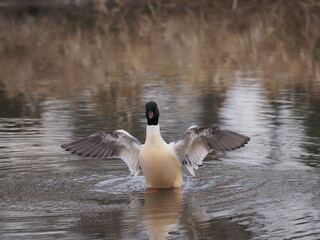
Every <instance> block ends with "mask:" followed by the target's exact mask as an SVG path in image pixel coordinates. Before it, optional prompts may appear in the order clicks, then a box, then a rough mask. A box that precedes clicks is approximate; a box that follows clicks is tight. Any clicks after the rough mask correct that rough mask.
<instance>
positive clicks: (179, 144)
mask: <svg viewBox="0 0 320 240" xmlns="http://www.w3.org/2000/svg"><path fill="white" fill-rule="evenodd" d="M249 140H250V138H249V137H247V136H245V135H242V134H239V133H236V132H233V131H229V130H221V129H220V128H219V127H218V126H217V125H211V126H209V127H207V128H204V127H198V126H191V127H190V128H188V129H187V130H186V131H185V132H184V134H183V135H182V136H181V137H180V138H179V139H178V141H176V142H174V143H171V146H172V147H173V149H174V151H175V152H176V154H177V156H178V158H179V159H180V161H181V162H182V163H183V164H184V165H186V168H187V169H188V170H189V172H190V173H191V174H192V175H193V176H194V169H198V166H199V165H202V161H203V159H204V158H205V157H206V156H207V154H208V153H210V152H212V151H215V152H220V151H231V150H235V149H237V148H241V147H243V146H244V145H245V144H247V143H248V141H249Z"/></svg>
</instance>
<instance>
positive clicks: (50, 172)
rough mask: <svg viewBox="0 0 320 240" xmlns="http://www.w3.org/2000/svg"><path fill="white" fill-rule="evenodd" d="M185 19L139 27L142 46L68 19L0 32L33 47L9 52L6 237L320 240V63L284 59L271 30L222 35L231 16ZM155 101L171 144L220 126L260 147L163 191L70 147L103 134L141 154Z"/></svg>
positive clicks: (2, 182)
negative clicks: (126, 138) (196, 128)
mask: <svg viewBox="0 0 320 240" xmlns="http://www.w3.org/2000/svg"><path fill="white" fill-rule="evenodd" d="M187 12H188V11H187ZM179 14H180V13H179ZM179 14H178V15H174V14H173V15H172V16H171V15H168V19H167V20H162V21H163V22H162V23H163V25H162V28H159V25H156V26H155V27H151V26H154V25H152V24H151V22H149V20H150V19H149V18H147V19H144V18H141V19H135V21H137V22H138V23H139V24H140V25H139V27H138V29H139V31H140V32H139V34H138V35H139V36H137V35H136V33H137V32H130V31H127V30H128V29H131V28H132V25H130V24H129V23H128V22H125V23H123V25H121V26H122V27H123V28H122V27H120V28H119V29H120V30H119V29H118V30H119V32H117V33H114V32H111V33H110V34H111V35H108V34H106V33H105V32H104V30H105V29H100V28H93V29H92V28H88V26H86V27H84V26H82V25H79V26H78V25H77V27H79V28H78V29H77V30H76V31H75V29H74V28H73V27H74V26H73V25H72V27H71V25H69V24H70V23H67V21H66V22H63V24H62V25H61V28H51V29H48V27H47V25H46V24H49V25H50V26H56V25H55V24H56V23H54V21H51V20H50V18H49V17H50V16H49V17H48V18H47V17H43V16H42V17H41V14H40V17H39V16H36V17H35V16H33V15H32V14H31V15H30V16H29V17H26V18H23V17H22V19H20V20H19V21H20V22H19V21H18V22H14V23H12V22H10V21H9V20H8V24H7V22H5V23H4V24H3V25H1V24H0V25H1V27H2V28H3V29H5V28H7V27H8V29H7V30H8V31H9V32H8V36H11V37H14V36H16V35H15V34H18V35H19V34H21V36H22V35H23V36H24V37H25V38H24V40H25V41H24V42H23V41H21V42H20V38H17V40H15V41H12V40H10V41H9V40H8V38H7V37H3V39H5V41H4V42H2V43H1V44H2V45H1V47H2V48H1V52H0V53H1V55H0V62H1V66H2V68H1V70H0V71H1V78H0V87H1V88H0V106H1V108H0V236H1V239H319V238H320V230H319V229H320V200H319V199H320V189H319V179H320V171H319V166H320V152H319V144H320V127H319V126H320V120H319V119H320V108H319V103H320V94H319V91H318V86H319V82H318V77H319V76H318V75H317V70H316V69H319V68H318V62H317V61H315V60H314V61H313V60H312V61H311V60H310V59H308V58H307V57H306V55H303V54H302V52H304V53H305V48H303V47H301V49H299V50H297V51H300V55H299V54H293V55H292V53H290V51H289V52H287V51H285V50H283V49H282V48H281V47H280V46H283V44H284V42H282V41H281V38H280V40H279V39H276V40H275V39H274V38H272V39H271V40H270V38H269V37H271V36H275V35H276V34H275V35H270V36H269V37H267V38H266V39H263V37H264V36H265V35H264V34H262V33H270V29H269V28H267V27H266V26H265V25H259V24H257V25H252V26H251V27H250V28H244V30H243V32H241V34H239V31H238V30H234V28H231V27H230V29H229V28H224V27H223V26H229V25H228V24H227V23H228V18H222V19H221V22H219V24H217V23H216V22H215V21H213V20H215V19H211V17H212V16H211V15H208V16H207V17H208V18H204V19H202V20H199V19H198V18H195V17H198V15H197V14H193V13H192V12H191V13H190V12H189V13H188V14H187V15H183V14H182V15H179ZM147 16H148V17H150V16H149V15H147ZM2 17H3V16H2ZM51 17H52V16H51ZM263 17H264V16H261V18H262V19H260V18H259V19H260V20H261V22H263ZM48 19H49V20H48ZM58 19H60V18H58ZM143 19H144V20H143ZM148 19H149V20H148ZM195 19H198V20H199V22H198V20H195ZM60 20H61V19H60ZM60 20H59V21H60ZM123 21H125V20H123ZM185 21H190V22H192V23H193V24H194V25H192V24H189V25H188V24H184V23H185ZM203 21H204V22H203ZM206 21H207V22H206ZM9 22H10V24H13V25H14V26H16V32H14V31H11V32H10V28H9V26H11V25H10V24H9ZM44 23H46V24H44ZM200 23H202V25H201V26H202V27H201V28H200V29H199V28H197V26H198V25H197V24H200ZM214 23H215V24H217V27H216V28H214V30H212V29H211V28H210V29H211V30H210V29H209V28H208V27H209V26H211V24H214ZM96 24H97V23H96ZM150 24H151V25H150ZM133 25H134V24H133ZM231 26H233V25H231ZM56 27H57V26H56ZM95 27H97V26H95ZM126 27H128V29H127V28H126ZM135 27H137V26H135ZM233 27H234V26H233ZM269 27H270V26H269ZM273 27H274V26H273ZM159 29H160V30H159ZM228 29H229V30H228ZM40 30H42V31H41V34H40V35H39V34H38V33H39V32H38V31H40ZM62 30H63V31H65V34H64V35H63V34H62V35H59V34H57V33H60V31H62ZM156 30H157V31H156ZM158 30H159V31H158ZM212 31H217V33H219V34H218V36H220V37H221V38H222V39H216V36H217V35H216V34H213V32H212ZM30 32H32V34H31V33H30ZM204 33H207V35H202V34H204ZM37 34H38V35H37ZM37 36H38V37H39V38H37ZM40 36H41V37H40ZM57 36H60V37H57ZM212 38H213V39H214V40H215V41H214V44H211V41H210V39H211V40H213V39H212ZM13 39H14V38H13ZM35 39H37V41H35ZM43 39H44V40H46V42H47V43H50V44H48V45H47V46H46V47H45V48H44V47H43V46H44V45H42V44H43V42H42V40H43ZM138 40H139V41H138ZM249 40H250V41H249ZM269 40H270V42H268V41H269ZM235 43H237V44H238V45H237V44H236V46H238V47H239V48H241V49H242V50H243V52H241V51H239V52H237V51H234V50H236V48H235ZM242 43H243V45H241V44H242ZM285 43H286V44H290V43H287V42H285ZM268 44H271V46H274V47H276V48H275V49H276V51H275V49H274V48H271V49H270V48H267V47H266V46H269V45H268ZM258 46H263V47H262V48H260V49H258V50H259V51H258V52H256V50H257V48H258ZM204 49H205V50H206V51H204ZM120 50H121V51H120ZM243 54H247V58H245V59H246V60H243V59H244V57H243V56H244V55H243ZM255 54H256V55H255ZM254 55H255V56H256V57H257V56H258V55H259V56H264V58H259V61H258V60H257V58H256V57H255V56H254ZM297 55H298V56H297ZM217 59H219V61H217ZM223 59H224V60H223ZM306 59H308V60H306ZM304 60H306V61H304ZM309 63H311V66H312V67H311V68H308V69H307V68H306V69H305V70H303V68H304V66H305V64H306V65H308V64H309ZM17 66H18V67H17ZM288 69H293V70H292V71H288ZM303 73H305V79H302V78H301V81H298V80H297V79H298V78H300V77H301V76H304V74H303ZM307 75H308V77H307ZM280 80H281V81H280ZM311 85H312V87H310V86H311ZM150 100H154V101H156V102H157V103H158V105H159V109H160V112H161V115H160V124H161V132H162V135H163V137H164V139H165V140H166V141H168V142H171V141H174V140H176V139H177V138H179V136H180V135H181V134H182V133H183V131H185V130H186V129H187V128H188V127H189V126H190V125H194V124H198V125H201V126H207V125H209V124H213V123H214V124H219V125H220V126H221V128H226V129H230V130H234V131H238V132H240V133H243V134H245V135H248V136H250V137H251V140H250V142H249V144H248V145H246V146H245V147H244V148H241V149H239V150H237V151H234V152H227V153H217V154H210V155H209V156H207V158H206V159H205V161H204V164H203V167H201V168H200V169H199V170H198V171H197V172H196V177H192V176H190V175H189V174H188V173H187V171H186V170H185V169H184V176H183V177H184V180H185V186H184V187H183V188H182V189H171V190H160V191H154V190H148V189H146V186H145V182H144V178H143V176H142V175H140V176H137V177H134V178H133V177H131V176H129V171H128V169H127V167H126V165H125V164H124V163H123V162H122V161H121V160H118V159H108V160H106V159H87V158H83V157H78V156H73V155H71V154H69V153H67V152H65V151H63V150H62V149H61V148H60V145H61V144H63V143H66V142H70V141H73V140H76V139H78V138H81V137H85V136H87V135H88V134H91V133H93V132H95V131H98V130H105V131H107V132H111V131H113V130H115V129H125V130H126V131H128V132H130V133H131V134H132V135H134V136H136V137H137V138H138V139H139V140H140V141H141V142H144V139H145V127H146V120H145V116H144V104H145V103H146V102H147V101H150Z"/></svg>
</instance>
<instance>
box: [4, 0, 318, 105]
mask: <svg viewBox="0 0 320 240" xmlns="http://www.w3.org/2000/svg"><path fill="white" fill-rule="evenodd" d="M0 14H1V15H0V65H1V68H0V83H1V84H0V88H2V89H3V90H5V92H6V93H7V95H8V97H9V98H12V97H15V96H17V95H19V94H23V95H24V96H25V98H26V99H27V101H30V102H35V101H38V99H39V98H41V97H42V96H54V97H63V96H66V95H70V94H72V95H73V96H76V95H77V94H78V92H79V91H81V90H82V89H84V88H87V87H91V88H93V89H96V91H101V90H102V89H103V90H104V91H112V89H111V87H110V84H112V83H114V84H117V85H120V86H122V87H121V88H120V89H121V90H120V91H121V92H119V93H117V94H121V95H130V94H133V92H134V91H133V90H134V89H136V87H137V85H139V84H141V83H143V82H145V81H148V80H149V79H150V78H154V79H157V78H161V77H177V76H179V77H180V78H183V79H184V81H188V84H190V86H191V87H198V86H199V85H202V86H203V85H208V86H209V85H212V84H214V85H216V86H219V88H220V89H221V91H224V90H225V89H226V88H227V87H228V86H229V85H230V83H231V82H233V81H234V79H235V78H236V76H238V74H239V72H240V73H252V72H253V73H254V76H255V77H259V78H261V79H262V80H263V82H264V83H265V86H266V87H267V88H269V89H272V90H273V91H277V90H278V89H281V88H288V87H290V88H297V87H299V88H302V89H303V90H304V91H307V92H319V90H320V69H319V60H320V41H319V37H320V29H319V25H320V3H319V2H318V1H309V0H302V1H284V0H282V1H257V0H256V1H250V0H247V1H240V0H230V1H187V0H179V1H147V0H141V1H133V0H131V1H126V0H123V1H121V0H117V1H116V0H114V1H105V0H95V1H93V5H88V6H86V7H85V6H82V7H67V8H66V7H64V8H59V7H57V6H55V7H50V8H46V7H44V6H42V5H41V6H37V5H32V6H24V7H23V8H19V7H12V6H11V7H6V8H2V9H0Z"/></svg>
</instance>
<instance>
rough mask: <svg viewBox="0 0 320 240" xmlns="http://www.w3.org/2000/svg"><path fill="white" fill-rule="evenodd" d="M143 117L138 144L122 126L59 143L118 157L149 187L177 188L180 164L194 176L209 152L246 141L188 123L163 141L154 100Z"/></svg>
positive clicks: (212, 127) (79, 152)
mask: <svg viewBox="0 0 320 240" xmlns="http://www.w3.org/2000/svg"><path fill="white" fill-rule="evenodd" d="M145 116H146V119H147V127H146V139H145V143H144V144H142V143H141V142H140V141H139V140H138V139H137V138H135V137H134V136H132V135H131V134H130V133H128V132H127V131H125V130H123V129H119V130H115V131H113V132H111V133H106V132H105V131H98V132H95V133H93V134H91V135H89V136H88V137H85V138H82V139H79V140H77V141H74V142H71V143H66V144H63V145H61V147H62V148H63V149H65V150H66V151H69V152H71V153H72V154H76V155H80V156H84V157H91V158H120V159H122V160H123V161H124V162H125V163H126V164H127V166H128V168H129V171H130V173H131V175H133V176H137V175H139V172H140V170H141V171H142V173H143V175H144V178H145V182H146V186H147V188H149V189H158V188H181V187H182V186H183V185H184V181H183V178H182V170H181V168H182V166H183V165H184V166H185V167H186V169H187V170H188V171H189V172H190V174H191V175H192V176H195V172H194V170H197V169H198V167H199V166H202V162H203V160H204V158H205V157H206V156H207V155H208V154H209V153H211V152H224V151H231V150H235V149H238V148H241V147H243V146H244V145H246V144H247V143H248V142H249V140H250V137H248V136H245V135H243V134H240V133H237V132H234V131H230V130H224V129H220V128H219V126H218V125H216V124H212V125H210V126H208V127H200V126H197V125H193V126H190V127H189V128H188V129H187V130H186V131H185V132H184V133H183V134H182V135H181V137H180V138H179V139H177V140H176V141H175V142H171V143H167V142H166V141H165V140H163V138H162V136H161V133H160V125H159V116H160V112H159V109H158V105H157V103H156V102H154V101H150V102H147V103H146V105H145Z"/></svg>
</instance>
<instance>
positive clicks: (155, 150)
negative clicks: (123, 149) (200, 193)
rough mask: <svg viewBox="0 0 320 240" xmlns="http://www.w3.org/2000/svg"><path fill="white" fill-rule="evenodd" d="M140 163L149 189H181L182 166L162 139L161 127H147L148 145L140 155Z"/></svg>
mask: <svg viewBox="0 0 320 240" xmlns="http://www.w3.org/2000/svg"><path fill="white" fill-rule="evenodd" d="M138 159H139V163H140V166H141V168H142V171H143V174H144V176H145V179H146V183H147V187H149V188H171V187H176V188H179V187H181V186H182V185H183V180H182V176H181V164H180V161H179V159H178V157H177V155H176V153H175V152H174V150H173V149H172V148H171V146H169V145H168V144H167V143H166V142H165V141H164V140H163V139H162V137H161V135H160V129H159V125H157V126H148V127H147V138H146V143H145V144H144V146H143V147H142V149H141V151H140V154H139V157H138Z"/></svg>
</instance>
